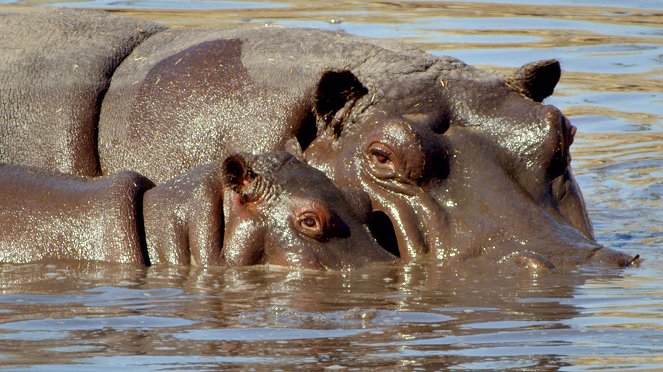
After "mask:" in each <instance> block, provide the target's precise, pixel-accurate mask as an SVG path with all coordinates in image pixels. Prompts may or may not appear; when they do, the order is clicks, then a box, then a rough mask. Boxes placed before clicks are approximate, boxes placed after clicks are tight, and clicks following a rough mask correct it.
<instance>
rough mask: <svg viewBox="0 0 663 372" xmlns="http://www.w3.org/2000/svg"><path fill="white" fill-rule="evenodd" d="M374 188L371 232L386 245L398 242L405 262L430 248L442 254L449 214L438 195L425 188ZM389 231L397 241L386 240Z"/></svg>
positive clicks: (428, 251) (427, 251) (401, 256)
mask: <svg viewBox="0 0 663 372" xmlns="http://www.w3.org/2000/svg"><path fill="white" fill-rule="evenodd" d="M372 189H373V191H372V202H373V208H374V212H373V218H371V224H370V225H371V232H372V233H373V235H374V236H375V237H376V239H377V240H378V241H379V242H381V243H382V244H383V246H387V247H389V246H393V245H397V246H398V255H399V257H400V258H401V259H402V260H403V261H405V262H407V261H410V260H413V259H416V258H418V257H420V256H422V255H424V254H426V253H430V252H432V253H434V254H436V255H439V254H440V251H441V250H442V249H443V247H444V246H445V245H446V244H445V242H446V240H447V239H446V236H447V234H448V231H449V230H448V227H447V218H446V214H445V213H444V211H443V210H442V209H441V208H440V205H439V204H438V202H437V201H436V200H435V199H433V198H432V197H431V196H430V195H429V194H428V193H427V192H426V191H424V190H423V189H421V188H418V190H417V193H416V194H414V195H403V194H397V193H394V192H390V191H389V190H388V189H387V188H386V187H384V186H383V187H379V186H378V187H375V185H374V187H373V188H372ZM385 218H388V219H389V221H390V222H391V226H388V223H387V222H386V221H385ZM389 228H391V229H392V230H390V229H389ZM385 235H392V236H393V238H394V239H395V240H396V242H388V241H387V242H385V240H388V238H387V237H385ZM387 250H391V249H389V248H387Z"/></svg>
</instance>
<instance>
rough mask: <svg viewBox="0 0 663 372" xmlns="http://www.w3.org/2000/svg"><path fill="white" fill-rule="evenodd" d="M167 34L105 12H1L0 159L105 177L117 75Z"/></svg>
mask: <svg viewBox="0 0 663 372" xmlns="http://www.w3.org/2000/svg"><path fill="white" fill-rule="evenodd" d="M161 29H163V27H162V26H158V25H155V24H152V23H148V22H142V21H139V20H133V19H130V18H123V17H115V16H111V15H109V14H107V13H103V12H94V11H81V10H74V9H46V8H28V9H21V8H4V7H3V8H0V162H2V163H14V164H23V165H30V166H39V167H46V168H50V169H56V170H59V171H61V172H66V173H73V174H78V175H86V176H96V175H99V174H100V173H99V159H98V156H97V154H98V152H97V131H98V126H97V123H98V119H99V105H100V103H101V99H102V97H103V95H104V93H105V92H106V90H107V89H108V85H109V83H110V78H111V75H112V74H113V72H114V71H115V68H116V67H117V65H118V64H119V63H120V62H121V61H122V60H123V59H124V58H125V57H126V56H127V55H128V54H129V52H131V50H132V49H133V48H134V47H135V46H136V45H137V44H138V43H139V42H140V41H142V40H143V39H145V38H146V37H148V36H149V35H151V34H152V33H154V32H156V31H159V30H161Z"/></svg>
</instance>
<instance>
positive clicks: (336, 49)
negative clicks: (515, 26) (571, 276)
mask: <svg viewBox="0 0 663 372" xmlns="http://www.w3.org/2000/svg"><path fill="white" fill-rule="evenodd" d="M69 16H71V15H69ZM75 16H76V17H77V18H76V19H79V18H84V17H80V14H76V15H75ZM146 26H147V25H146ZM16 27H18V26H16ZM81 29H85V28H84V27H81ZM150 30H151V31H150V32H153V33H152V34H151V36H149V37H147V38H146V39H145V40H143V41H142V42H140V44H138V45H137V46H135V47H133V51H132V52H131V54H129V55H128V56H126V58H124V60H123V62H122V63H121V64H120V65H119V66H117V68H116V69H115V70H114V71H113V74H112V79H111V83H110V86H109V87H108V91H107V92H105V94H104V95H98V96H94V95H91V99H93V100H94V102H96V103H98V104H99V106H98V107H99V123H98V141H97V143H93V145H96V149H91V150H90V149H88V150H85V151H88V152H87V153H86V154H83V155H84V156H83V157H84V158H86V159H88V158H93V159H98V163H99V168H98V170H97V173H96V174H92V175H98V174H103V175H110V174H114V173H117V172H120V171H121V170H124V169H132V170H134V171H137V172H139V173H140V174H143V175H146V176H147V177H148V178H149V179H151V180H153V181H154V182H156V183H157V184H160V183H163V182H166V181H167V180H169V179H171V178H173V177H176V176H178V175H180V174H184V173H186V172H188V171H190V170H191V169H193V168H195V167H198V166H201V165H203V164H207V163H210V162H213V161H217V160H218V159H220V158H221V157H222V154H223V153H228V152H237V151H243V152H252V153H262V152H266V151H272V150H284V149H287V150H289V151H291V152H293V153H296V154H300V155H299V156H300V157H301V158H302V159H304V160H306V161H308V162H309V163H310V164H312V165H313V166H315V167H316V168H318V169H320V170H322V171H323V172H324V173H325V174H326V175H327V176H328V177H329V178H331V179H332V180H333V181H334V182H335V183H336V185H337V186H338V187H340V188H342V189H344V190H348V192H350V193H358V192H364V193H366V194H367V195H368V197H369V198H370V202H371V205H372V209H373V212H372V214H371V218H370V220H369V226H370V228H371V231H372V232H373V234H374V235H375V237H376V238H377V240H378V241H380V242H381V244H382V245H383V246H384V247H385V248H387V249H388V250H389V251H391V252H393V253H396V254H398V255H399V256H400V257H401V258H403V259H404V260H416V259H418V258H420V257H425V256H429V255H432V256H434V257H437V258H439V259H440V260H441V261H442V262H444V263H447V262H448V263H450V264H451V263H457V262H462V261H463V260H465V259H467V258H471V257H477V256H483V257H486V258H490V259H492V260H494V261H495V262H503V261H509V262H510V260H511V259H512V258H513V260H515V261H518V262H521V261H523V260H524V261H523V262H525V261H527V260H530V259H533V258H532V257H540V262H546V261H551V262H554V263H563V262H572V263H580V262H586V261H594V260H599V261H601V262H602V263H605V264H614V265H620V266H623V265H625V264H628V263H629V262H630V258H629V257H626V256H624V255H621V254H619V253H616V252H612V251H610V250H608V249H605V248H602V247H600V246H599V245H598V244H597V243H596V241H595V239H594V237H593V233H592V229H591V223H590V220H589V218H588V216H587V212H586V208H585V206H584V202H583V199H582V195H581V194H580V190H579V188H578V185H577V183H576V182H575V180H574V179H573V175H572V172H571V167H570V164H569V161H570V156H569V145H570V144H571V142H572V139H573V134H574V131H575V130H574V129H573V127H572V126H570V124H569V123H568V120H566V118H564V117H563V116H562V115H561V114H560V113H559V112H558V111H557V110H556V109H555V108H553V107H549V106H544V105H541V103H540V102H541V101H542V100H543V99H544V98H545V97H547V96H549V95H550V94H551V93H552V92H553V90H554V87H555V85H556V84H557V81H558V80H559V76H560V68H559V64H558V63H557V62H556V61H540V62H535V63H531V64H527V65H525V66H523V67H522V68H521V69H519V70H518V71H516V72H515V73H514V74H513V75H512V76H509V77H505V76H501V75H496V74H492V73H488V72H485V71H481V70H478V69H475V68H473V67H471V66H467V65H466V64H464V63H462V62H461V61H458V60H456V59H454V58H451V57H435V56H431V55H429V54H426V53H423V52H421V51H419V50H416V49H414V48H411V47H408V46H406V45H402V44H395V43H390V42H387V41H383V40H371V39H365V38H360V37H354V36H349V35H338V34H333V33H325V32H320V31H315V30H285V29H253V30H250V29H243V30H238V29H217V30H215V29H205V30H159V29H150ZM31 37H32V39H35V40H38V38H36V37H35V36H31ZM32 39H31V40H32ZM35 42H36V41H35ZM46 42H48V43H52V40H50V39H46ZM70 44H72V43H69V44H66V43H65V44H63V45H62V48H65V49H66V48H73V47H71V46H70ZM72 45H74V46H78V47H79V48H78V49H76V50H75V51H80V50H81V49H82V48H80V45H78V44H75V43H73V44H72ZM74 49H75V48H74ZM83 50H84V49H83ZM72 53H73V52H72ZM74 54H75V53H74ZM18 60H19V62H20V58H18ZM7 71H11V68H9V69H8V70H7ZM53 76H58V75H57V74H55V75H53ZM11 79H12V78H11V77H8V78H7V79H5V80H7V81H11ZM0 81H3V79H0ZM33 85H35V86H38V84H37V83H35V84H33ZM104 86H105V85H104V83H103V82H100V86H99V89H97V91H99V92H103V91H104V89H103V87H104ZM20 89H23V88H20ZM20 89H19V91H20ZM62 89H63V90H65V91H67V90H72V91H76V90H78V89H80V86H78V85H75V84H72V85H69V86H68V85H65V86H63V88H62ZM8 91H13V90H11V89H10V90H8ZM77 99H83V98H77ZM8 100H9V101H11V100H12V98H11V97H10V98H8ZM102 101H103V102H102ZM9 103H10V105H9V106H10V107H14V106H17V105H18V106H20V104H19V103H17V102H13V101H12V102H9ZM78 105H79V103H78V102H77V101H76V102H75V101H74V98H72V103H71V106H72V107H71V110H73V111H76V110H78ZM60 106H63V107H67V105H66V102H65V103H62V104H60ZM65 111H66V110H65ZM31 117H32V116H31V115H25V117H22V118H21V120H26V121H27V120H29V119H30V118H31ZM43 122H44V120H35V121H34V122H26V123H21V124H22V125H23V126H24V127H31V126H34V127H36V128H41V127H42V123H43ZM85 125H88V123H85ZM37 136H56V137H58V138H77V137H75V136H70V135H68V134H62V133H50V132H49V133H46V134H44V133H37ZM10 139H11V138H10ZM74 142H76V140H74ZM17 143H19V144H20V141H17ZM7 146H8V147H12V146H14V144H13V143H12V142H11V141H9V142H8V143H7ZM58 146H64V147H65V148H66V149H67V151H69V152H72V151H73V152H75V151H74V150H71V149H69V147H68V146H69V144H62V143H60V142H58ZM86 148H87V147H86ZM62 152H66V151H61V149H60V148H54V149H52V151H50V153H52V154H60V153H62ZM11 154H13V153H11ZM11 154H10V156H9V157H8V158H2V159H4V161H6V162H17V163H20V162H21V161H22V158H21V153H20V152H17V155H11ZM2 159H0V160H2ZM33 160H34V159H33ZM57 160H58V161H54V162H51V163H48V164H44V166H46V167H53V164H55V165H56V166H59V164H61V163H66V161H65V160H66V159H57ZM66 171H67V172H73V173H79V174H85V172H86V171H85V170H84V169H73V170H72V169H69V168H67V170H66ZM544 266H545V265H544Z"/></svg>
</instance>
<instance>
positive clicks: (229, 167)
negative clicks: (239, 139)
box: [223, 154, 256, 203]
mask: <svg viewBox="0 0 663 372" xmlns="http://www.w3.org/2000/svg"><path fill="white" fill-rule="evenodd" d="M255 178H256V175H255V174H254V173H253V170H252V169H251V167H250V166H249V164H248V162H247V161H246V159H245V156H243V155H240V154H237V155H232V156H229V157H228V158H226V160H224V161H223V183H224V184H225V185H226V186H228V187H229V188H230V189H231V190H233V191H234V192H236V193H238V194H239V195H240V202H242V203H249V202H252V201H255V200H254V199H256V195H254V194H255V193H254V192H252V188H251V185H252V184H253V182H254V180H255Z"/></svg>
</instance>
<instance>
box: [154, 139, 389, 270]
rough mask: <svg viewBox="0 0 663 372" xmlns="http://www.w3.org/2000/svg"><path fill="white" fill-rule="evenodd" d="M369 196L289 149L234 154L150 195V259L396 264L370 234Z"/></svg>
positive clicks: (316, 264)
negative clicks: (347, 190) (344, 188)
mask: <svg viewBox="0 0 663 372" xmlns="http://www.w3.org/2000/svg"><path fill="white" fill-rule="evenodd" d="M370 210H371V207H370V201H369V200H368V198H367V197H366V196H365V195H363V194H361V193H357V194H344V193H342V192H341V191H340V190H339V189H338V188H337V187H336V186H335V185H334V184H333V183H332V182H331V181H330V180H329V179H328V178H327V177H326V176H325V175H324V174H323V173H322V172H320V171H318V170H316V169H314V168H312V167H310V166H308V165H306V164H304V163H302V162H300V161H298V160H296V159H295V158H294V157H293V156H292V155H290V154H288V153H284V152H274V153H266V154H262V155H259V156H254V155H234V156H230V157H228V158H227V159H226V160H225V161H224V162H223V164H221V165H219V163H218V162H213V163H211V164H208V165H203V166H200V167H198V168H195V169H194V170H192V171H190V172H189V173H187V174H186V175H184V176H178V177H175V178H173V179H171V180H169V181H167V182H166V183H164V184H162V185H159V186H157V187H155V188H154V189H151V190H149V191H148V192H147V193H146V194H145V200H144V215H145V231H146V236H147V246H148V251H149V255H150V259H151V260H152V262H155V263H159V262H167V263H172V264H195V265H204V266H209V265H228V266H244V265H254V264H263V263H270V264H277V265H281V266H292V267H300V268H309V269H346V268H352V267H360V266H364V265H366V264H369V263H375V262H394V261H396V257H394V256H393V255H391V254H390V253H388V252H387V251H385V250H384V249H383V248H382V247H381V246H380V245H378V244H377V242H376V241H375V240H374V239H373V237H372V236H371V234H370V232H369V231H368V227H367V222H368V217H369V213H370Z"/></svg>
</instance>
